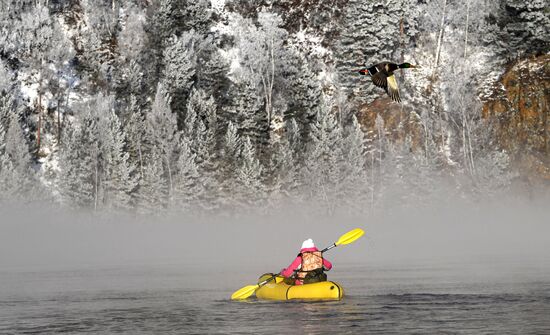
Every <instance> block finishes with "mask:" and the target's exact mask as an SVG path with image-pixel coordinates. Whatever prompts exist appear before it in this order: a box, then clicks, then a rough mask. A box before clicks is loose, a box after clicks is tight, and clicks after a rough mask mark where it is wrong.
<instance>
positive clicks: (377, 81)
mask: <svg viewBox="0 0 550 335" xmlns="http://www.w3.org/2000/svg"><path fill="white" fill-rule="evenodd" d="M372 82H373V83H374V85H376V86H378V87H382V88H383V89H384V90H386V92H388V81H387V77H386V74H385V73H384V72H378V73H376V74H375V75H374V76H372Z"/></svg>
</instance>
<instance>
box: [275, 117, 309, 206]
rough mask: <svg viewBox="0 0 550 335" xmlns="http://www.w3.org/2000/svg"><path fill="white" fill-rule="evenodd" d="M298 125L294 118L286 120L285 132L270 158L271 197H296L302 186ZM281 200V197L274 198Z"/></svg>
mask: <svg viewBox="0 0 550 335" xmlns="http://www.w3.org/2000/svg"><path fill="white" fill-rule="evenodd" d="M300 143H302V142H301V141H300V134H299V132H298V125H297V123H296V121H295V120H294V119H291V120H287V122H286V126H285V132H284V133H283V135H282V136H281V138H280V139H279V142H278V143H277V144H276V145H275V148H274V150H273V154H272V158H271V167H272V170H273V171H272V173H271V175H272V176H273V178H272V186H271V189H272V190H271V192H270V193H271V194H272V198H273V197H275V198H277V197H280V196H283V197H286V198H289V199H296V198H298V197H299V191H300V188H301V186H302V183H301V180H300V177H301V176H300V172H301V171H302V168H303V166H302V162H301V150H300V147H301V144H300ZM276 200H281V199H276Z"/></svg>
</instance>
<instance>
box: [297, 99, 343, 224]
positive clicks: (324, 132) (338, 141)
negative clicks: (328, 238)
mask: <svg viewBox="0 0 550 335" xmlns="http://www.w3.org/2000/svg"><path fill="white" fill-rule="evenodd" d="M310 135H311V139H310V143H309V147H308V152H307V153H306V160H305V169H304V173H305V174H304V176H303V178H304V180H308V182H309V185H308V186H309V191H310V194H311V195H312V196H313V197H314V198H315V197H317V196H319V197H320V199H319V200H320V201H321V202H322V203H323V204H324V206H326V208H327V210H328V212H329V213H332V212H333V211H334V209H335V208H334V206H335V205H336V202H337V199H340V196H341V189H340V188H339V185H340V182H341V180H342V178H343V176H342V159H343V156H342V130H341V129H340V126H339V125H338V122H336V118H335V117H334V115H332V113H331V112H330V110H329V108H328V106H326V105H323V106H322V107H321V108H320V109H319V111H318V113H317V118H316V121H315V123H313V124H312V127H311V133H310Z"/></svg>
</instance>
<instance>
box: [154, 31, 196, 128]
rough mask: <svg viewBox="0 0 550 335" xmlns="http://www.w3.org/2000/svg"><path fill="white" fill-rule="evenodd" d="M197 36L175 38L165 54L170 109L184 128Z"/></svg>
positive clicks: (163, 76)
mask: <svg viewBox="0 0 550 335" xmlns="http://www.w3.org/2000/svg"><path fill="white" fill-rule="evenodd" d="M195 43H196V35H195V33H194V32H188V33H184V34H183V35H182V36H180V37H176V36H173V37H172V38H170V40H169V41H168V45H167V47H166V49H165V50H164V54H163V64H164V69H163V75H162V78H163V79H162V83H163V86H164V87H165V88H166V90H167V92H168V93H169V94H170V96H171V97H172V99H173V100H172V101H171V105H170V107H171V108H172V110H173V111H174V113H176V115H177V116H178V125H179V127H180V129H182V128H183V123H184V120H185V112H186V109H185V107H186V105H187V99H188V97H189V94H190V92H191V86H192V85H193V82H194V76H195V66H196V65H195V61H196V60H195V57H196V55H195V48H194V45H195Z"/></svg>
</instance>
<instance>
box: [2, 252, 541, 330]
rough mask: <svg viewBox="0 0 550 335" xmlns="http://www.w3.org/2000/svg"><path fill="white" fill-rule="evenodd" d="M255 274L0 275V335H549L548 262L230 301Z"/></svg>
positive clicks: (383, 275)
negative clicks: (325, 295) (311, 298)
mask: <svg viewBox="0 0 550 335" xmlns="http://www.w3.org/2000/svg"><path fill="white" fill-rule="evenodd" d="M262 270H265V269H262V268H261V267H259V266H251V267H250V268H247V270H246V271H243V269H240V270H239V271H237V270H235V269H231V268H224V267H220V266H208V265H205V264H201V265H184V264H175V263H172V264H170V263H165V264H154V265H152V264H124V265H117V266H111V267H106V266H99V265H96V266H94V265H88V266H86V265H82V266H80V267H78V268H77V267H73V268H69V269H63V268H59V269H52V268H51V267H49V268H47V269H40V268H35V269H32V270H29V269H17V268H11V269H0V333H1V334H48V333H51V334H54V333H68V334H79V333H95V334H115V333H122V334H160V333H163V334H268V333H269V334H366V333H369V334H550V264H549V263H548V262H536V261H531V262H527V263H526V262H502V261H495V260H483V261H481V260H480V261H478V262H475V263H472V262H469V263H454V264H453V263H445V264H442V263H434V262H416V263H414V264H389V263H379V264H354V263H349V264H337V265H336V266H335V269H334V270H333V271H331V272H330V273H329V279H331V280H334V281H337V282H339V283H340V284H341V285H342V286H343V287H344V289H345V293H346V296H345V298H344V299H343V300H342V301H318V302H303V301H289V302H275V301H259V300H256V299H255V298H252V299H249V300H247V301H242V302H235V301H230V300H229V296H230V295H231V293H232V292H233V291H235V290H237V289H238V288H240V287H242V286H245V285H248V284H253V283H254V279H255V278H256V277H257V276H256V274H258V275H259V274H260V273H261V272H262Z"/></svg>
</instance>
